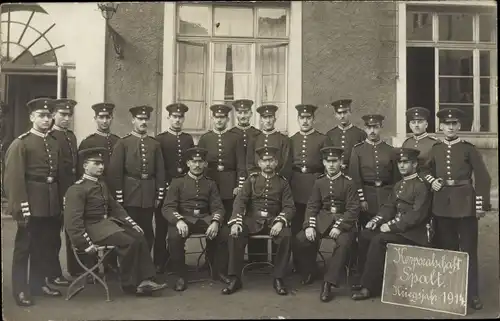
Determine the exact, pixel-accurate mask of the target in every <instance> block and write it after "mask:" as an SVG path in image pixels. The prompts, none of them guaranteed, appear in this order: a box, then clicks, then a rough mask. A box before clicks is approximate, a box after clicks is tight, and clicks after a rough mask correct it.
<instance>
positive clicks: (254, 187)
mask: <svg viewBox="0 0 500 321" xmlns="http://www.w3.org/2000/svg"><path fill="white" fill-rule="evenodd" d="M255 152H256V153H257V155H258V157H259V161H258V164H259V167H260V168H261V172H260V173H252V174H251V175H250V177H249V178H248V179H247V180H246V181H245V183H244V184H243V187H242V189H241V191H240V192H239V193H238V195H237V196H236V200H235V202H234V208H233V214H232V216H231V219H230V220H229V222H228V224H229V227H230V231H229V228H225V231H224V234H225V235H226V234H230V235H231V237H228V243H229V244H228V246H229V265H228V272H229V273H228V275H229V276H230V283H229V285H228V286H227V287H226V288H224V289H223V290H222V293H223V294H232V293H234V292H235V291H237V290H238V289H240V288H241V287H242V283H241V273H242V269H243V258H244V254H245V246H246V244H247V240H248V236H249V235H264V234H268V235H270V236H272V237H273V241H274V243H275V244H277V245H278V248H277V252H276V256H275V260H274V282H273V287H274V289H275V291H276V293H278V294H279V295H287V294H288V291H287V288H286V286H285V283H284V282H283V278H284V277H285V274H286V268H287V266H288V261H289V259H290V250H291V245H292V239H291V230H290V223H291V222H292V218H293V215H294V213H295V206H294V204H293V196H292V192H291V189H290V185H288V182H287V180H286V179H284V178H283V177H281V176H279V175H277V174H276V171H275V168H276V167H277V165H278V157H277V155H278V153H279V150H278V149H277V148H276V147H272V146H267V147H261V148H259V149H257V150H256V151H255Z"/></svg>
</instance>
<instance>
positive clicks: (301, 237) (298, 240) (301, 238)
mask: <svg viewBox="0 0 500 321" xmlns="http://www.w3.org/2000/svg"><path fill="white" fill-rule="evenodd" d="M293 241H294V243H295V244H296V245H297V246H299V247H304V246H307V245H308V243H310V242H309V240H308V239H307V238H306V233H305V232H304V231H300V232H299V233H297V235H296V236H295V238H294V240H293Z"/></svg>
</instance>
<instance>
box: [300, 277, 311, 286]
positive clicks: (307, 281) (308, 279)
mask: <svg viewBox="0 0 500 321" xmlns="http://www.w3.org/2000/svg"><path fill="white" fill-rule="evenodd" d="M300 283H301V284H302V285H309V284H313V283H314V275H312V274H308V275H306V277H304V278H303V279H302V280H301V281H300Z"/></svg>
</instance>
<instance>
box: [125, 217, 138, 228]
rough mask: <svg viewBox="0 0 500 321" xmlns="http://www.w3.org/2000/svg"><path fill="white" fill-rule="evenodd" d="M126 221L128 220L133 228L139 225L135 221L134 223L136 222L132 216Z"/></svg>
mask: <svg viewBox="0 0 500 321" xmlns="http://www.w3.org/2000/svg"><path fill="white" fill-rule="evenodd" d="M125 220H126V221H127V222H129V223H130V225H132V226H136V225H137V223H136V222H135V221H134V220H133V219H132V218H131V217H130V216H127V217H126V218H125Z"/></svg>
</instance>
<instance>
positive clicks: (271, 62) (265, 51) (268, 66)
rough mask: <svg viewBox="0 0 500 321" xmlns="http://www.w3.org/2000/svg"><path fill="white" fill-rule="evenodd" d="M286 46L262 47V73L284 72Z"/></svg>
mask: <svg viewBox="0 0 500 321" xmlns="http://www.w3.org/2000/svg"><path fill="white" fill-rule="evenodd" d="M286 48H287V47H285V46H282V47H274V48H265V47H264V48H262V58H261V59H262V74H263V75H275V74H285V71H286Z"/></svg>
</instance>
